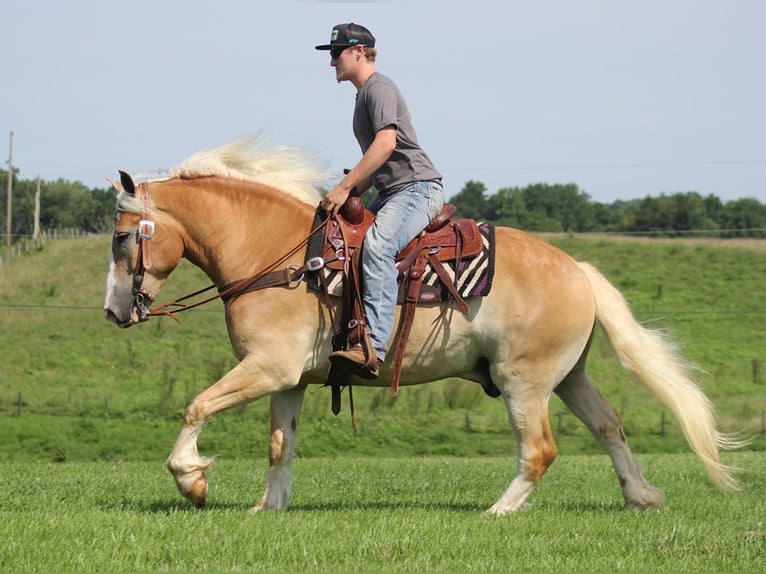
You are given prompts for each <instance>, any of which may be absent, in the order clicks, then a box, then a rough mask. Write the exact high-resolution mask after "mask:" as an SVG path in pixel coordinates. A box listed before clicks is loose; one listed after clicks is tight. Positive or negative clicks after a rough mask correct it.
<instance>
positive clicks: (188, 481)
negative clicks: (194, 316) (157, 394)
mask: <svg viewBox="0 0 766 574" xmlns="http://www.w3.org/2000/svg"><path fill="white" fill-rule="evenodd" d="M261 362H262V361H259V360H257V359H256V358H255V357H253V356H248V357H246V358H245V359H244V360H243V361H242V362H240V363H239V364H238V365H237V366H236V367H234V368H233V369H232V370H231V371H229V372H228V373H226V375H224V376H223V377H221V378H220V379H219V380H218V381H217V382H216V383H215V384H213V385H211V386H210V387H208V388H207V389H205V390H204V391H203V392H202V393H200V394H199V395H198V396H197V397H196V398H195V399H194V400H193V401H192V403H191V404H190V405H189V406H188V407H187V408H186V412H185V413H184V418H183V427H182V428H181V432H180V433H179V435H178V438H177V439H176V444H175V446H174V447H173V450H172V452H171V453H170V456H168V460H167V466H168V470H170V473H171V474H172V475H173V478H174V479H175V482H176V485H177V486H178V490H179V491H180V493H181V494H182V495H183V496H185V497H186V498H188V499H189V500H190V501H191V502H192V503H193V504H194V505H195V506H197V507H198V508H201V507H202V506H204V505H205V498H206V496H207V478H206V477H205V471H206V470H207V469H208V468H210V466H211V465H212V464H213V462H214V461H215V458H214V457H202V456H200V455H199V453H198V452H197V437H198V436H199V433H200V432H201V430H202V427H203V426H204V425H205V423H206V422H207V421H208V420H210V418H211V417H212V416H213V415H214V414H216V413H218V412H220V411H223V410H226V409H229V408H232V407H235V406H238V405H242V404H246V403H249V402H252V401H254V400H256V399H259V398H261V397H263V396H265V395H268V394H272V393H276V392H280V391H284V390H286V389H289V388H290V387H294V386H295V384H297V379H298V376H299V374H298V373H287V372H281V371H280V370H279V369H275V372H271V373H267V372H265V371H264V369H263V368H262V367H261ZM293 375H294V376H293ZM291 379H292V380H294V381H296V383H292V384H290V383H289V382H287V383H286V382H285V381H290V380H291Z"/></svg>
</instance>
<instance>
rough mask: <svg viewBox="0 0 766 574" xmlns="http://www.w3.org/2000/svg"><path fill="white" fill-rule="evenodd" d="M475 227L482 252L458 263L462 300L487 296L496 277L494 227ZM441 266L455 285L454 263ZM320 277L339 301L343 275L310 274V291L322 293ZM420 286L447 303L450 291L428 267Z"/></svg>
mask: <svg viewBox="0 0 766 574" xmlns="http://www.w3.org/2000/svg"><path fill="white" fill-rule="evenodd" d="M478 227H479V232H480V233H481V239H482V244H483V248H482V251H481V253H480V254H478V255H476V256H475V257H471V258H465V259H461V260H460V266H459V268H458V274H457V276H458V284H457V292H458V293H459V294H460V296H461V297H462V298H464V299H465V298H468V297H485V296H487V295H488V294H489V292H490V289H491V288H492V279H493V276H494V273H495V227H494V225H492V224H491V223H489V222H486V221H485V222H481V223H479V224H478ZM311 256H312V254H311V253H309V254H308V257H311ZM442 263H443V265H444V268H445V270H446V271H447V274H448V275H449V276H450V278H451V279H452V280H453V281H454V279H455V261H443V262H442ZM320 273H322V274H324V280H325V282H326V284H327V290H328V292H329V294H330V295H332V296H336V297H340V296H341V295H342V294H343V272H342V271H340V270H334V269H328V268H326V267H325V268H322V269H321V270H320V271H318V272H315V273H309V274H308V279H307V283H308V286H309V288H310V289H313V290H315V291H320V292H321V291H322V278H321V277H320V276H319V274H320ZM423 285H424V286H429V287H430V288H431V289H433V290H436V291H437V292H438V293H439V294H440V295H441V297H440V300H441V301H447V300H449V296H450V294H449V290H448V289H447V287H446V286H445V285H444V284H443V283H442V282H441V280H440V279H439V276H438V275H437V274H436V272H435V271H434V270H433V269H432V268H431V265H430V264H428V265H427V266H426V272H425V277H424V278H423Z"/></svg>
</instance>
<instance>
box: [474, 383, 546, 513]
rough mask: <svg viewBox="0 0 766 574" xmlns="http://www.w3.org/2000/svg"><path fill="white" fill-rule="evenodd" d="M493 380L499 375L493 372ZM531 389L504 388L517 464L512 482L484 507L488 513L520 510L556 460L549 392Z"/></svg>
mask: <svg viewBox="0 0 766 574" xmlns="http://www.w3.org/2000/svg"><path fill="white" fill-rule="evenodd" d="M493 380H500V378H499V377H498V376H497V374H493ZM534 388H535V387H534V386H527V392H520V393H514V394H513V395H509V394H508V392H507V391H503V399H504V400H505V404H506V407H507V408H508V415H509V417H510V419H511V425H512V426H513V431H514V433H515V435H516V442H517V444H518V455H517V467H516V476H514V478H513V480H512V481H511V484H510V485H509V486H508V488H507V489H506V490H505V492H504V493H503V495H502V496H501V497H500V498H499V499H498V500H497V502H495V504H493V505H492V506H491V507H490V508H489V510H487V512H488V513H490V514H498V515H501V514H507V513H509V512H514V511H516V510H519V509H520V508H521V507H522V506H523V505H524V503H525V502H526V500H527V499H528V498H529V495H530V494H532V490H534V487H535V485H536V484H537V483H538V482H539V480H540V479H541V478H542V476H543V474H545V471H546V470H547V469H548V467H549V466H550V465H551V464H552V463H553V461H554V460H555V459H556V443H555V442H554V440H553V432H552V431H551V426H550V422H549V420H548V398H549V395H548V396H545V397H542V396H539V395H538V393H536V392H534V391H533V389H534ZM537 388H543V387H537Z"/></svg>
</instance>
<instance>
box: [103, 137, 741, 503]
mask: <svg viewBox="0 0 766 574" xmlns="http://www.w3.org/2000/svg"><path fill="white" fill-rule="evenodd" d="M326 177H327V176H326V174H325V173H324V172H323V170H322V169H321V168H320V167H319V162H318V161H317V160H316V158H315V157H314V156H312V154H311V153H309V152H308V151H307V150H303V149H299V148H292V147H284V146H283V147H280V146H272V147H270V146H267V145H266V144H265V143H264V141H263V140H262V139H260V138H258V137H256V138H244V139H241V140H237V141H235V142H232V143H229V144H226V145H223V146H220V147H217V148H213V149H208V150H202V151H200V152H197V153H195V154H193V155H192V156H191V157H189V158H188V159H187V160H185V161H183V162H182V163H180V165H179V166H178V167H176V168H174V169H173V170H172V171H170V172H169V174H168V175H167V177H164V178H162V179H158V178H156V179H152V180H146V181H142V182H140V183H138V184H136V182H135V181H134V179H133V178H132V176H131V175H129V174H128V173H127V172H124V171H121V172H120V181H119V182H116V181H112V183H113V184H114V186H115V188H116V191H117V211H116V214H115V220H114V233H113V236H112V242H111V257H110V262H109V271H108V274H107V281H106V289H105V303H104V315H105V318H106V319H108V320H109V321H112V322H113V323H115V324H116V325H118V326H119V327H122V328H127V327H130V326H132V325H135V324H137V323H141V322H143V321H145V320H147V319H148V318H149V317H151V316H153V315H154V314H155V313H154V311H156V310H157V308H155V309H153V310H152V309H150V307H151V305H152V302H153V301H154V300H155V298H156V296H157V294H158V292H159V291H160V289H161V288H162V286H163V285H164V284H165V282H166V281H167V279H168V277H169V276H170V274H171V272H172V271H173V270H174V268H175V267H176V266H177V265H178V263H179V261H180V260H181V259H182V258H186V259H187V260H188V261H190V262H191V263H192V264H194V265H196V266H198V267H199V268H201V269H202V270H203V271H204V272H205V273H206V274H207V276H208V277H209V278H210V280H211V281H212V282H213V284H214V285H215V286H216V287H217V288H218V289H219V290H224V289H225V288H226V286H229V285H232V284H233V283H234V284H236V283H237V282H241V281H242V280H243V279H246V278H248V277H252V276H253V272H254V270H256V271H257V273H256V275H258V274H261V275H262V274H264V273H267V272H273V270H274V269H275V262H278V263H277V265H282V264H284V263H285V255H286V254H288V255H287V259H288V260H289V259H290V257H293V258H294V259H293V260H292V261H290V262H288V263H286V264H285V267H286V268H287V269H288V270H289V269H291V268H296V267H298V266H299V265H300V264H301V263H302V262H303V261H304V258H305V255H306V247H305V243H306V241H305V239H306V237H307V235H308V234H309V232H310V229H311V227H312V224H313V221H314V216H315V211H316V206H317V204H318V202H319V199H320V193H319V191H318V189H319V188H318V185H319V182H321V181H323V180H326ZM335 299H337V298H331V299H330V302H329V303H327V301H324V300H323V299H322V297H321V295H320V294H319V293H317V292H315V291H312V290H310V289H308V288H307V287H306V284H305V281H303V280H302V277H298V278H297V279H296V280H295V281H291V282H290V283H289V284H288V285H282V286H275V287H271V288H267V289H261V290H256V291H252V292H243V293H241V294H239V295H238V296H236V297H232V298H230V299H228V300H226V302H225V317H226V326H227V330H228V335H229V338H230V340H231V346H232V350H233V352H234V355H235V356H236V358H237V359H238V361H239V363H238V364H237V365H236V366H235V367H234V368H232V369H231V370H230V371H229V372H227V373H226V374H225V375H223V376H222V377H221V378H220V379H219V380H217V381H215V382H214V383H213V384H211V385H210V386H209V387H207V388H206V389H205V390H204V391H202V392H201V393H200V394H199V395H198V396H196V397H195V398H194V399H193V400H192V401H191V402H190V403H189V405H188V406H187V408H186V410H185V412H184V415H183V423H182V426H181V430H180V432H179V435H178V437H177V439H176V442H175V445H174V446H173V448H172V451H171V452H170V454H169V456H168V459H167V467H168V469H169V471H170V473H171V474H172V476H173V478H174V480H175V483H176V486H177V488H178V490H179V492H180V493H181V494H182V495H183V496H184V497H186V498H187V499H188V500H189V501H190V502H191V503H192V504H194V505H195V506H197V507H203V506H204V505H205V502H206V498H207V494H208V481H207V478H206V471H207V470H208V469H209V468H210V466H211V465H212V464H213V462H214V457H206V456H201V455H200V454H199V452H198V448H197V438H198V436H199V434H200V432H201V431H202V428H203V425H204V424H205V423H206V422H207V421H208V420H210V418H211V417H213V416H214V415H215V414H216V413H218V412H220V411H223V410H225V409H230V408H232V407H236V406H239V405H243V404H246V403H249V402H251V401H255V400H257V399H260V398H262V397H265V396H269V397H270V417H271V425H270V436H269V441H268V445H269V446H268V457H269V469H268V473H267V480H266V485H265V489H264V492H263V495H262V497H261V498H260V500H259V501H258V502H257V503H256V504H255V506H253V507H252V508H251V511H252V512H257V511H260V510H264V509H286V508H288V506H289V502H290V497H291V494H292V485H291V480H292V479H291V460H292V458H293V456H294V453H295V451H296V441H297V430H298V423H299V420H300V412H301V406H302V403H303V398H304V393H305V390H306V388H307V386H308V385H317V384H318V385H324V384H325V383H326V380H327V373H328V368H329V360H328V355H329V353H330V352H331V351H332V337H333V333H334V326H333V306H337V305H338V303H337V302H334V301H335ZM467 302H468V307H469V308H468V313H467V314H465V315H463V314H462V313H454V314H453V313H447V312H445V305H446V303H430V304H424V305H419V306H418V308H417V313H416V314H415V318H414V324H413V325H412V328H411V331H410V334H409V342H408V345H407V349H406V352H405V355H404V357H403V360H402V365H401V366H402V373H401V385H402V386H407V385H418V384H423V383H428V382H434V381H442V380H444V379H447V378H450V377H458V378H461V379H466V380H469V381H473V382H476V383H479V384H481V385H482V386H483V387H484V388H485V390H493V391H494V394H496V395H499V396H502V399H503V401H504V402H505V405H506V407H507V410H508V414H509V418H510V423H511V426H512V427H513V431H514V434H515V437H516V442H517V458H516V471H515V475H514V476H513V478H512V480H511V482H510V484H509V485H508V487H507V488H506V490H505V491H504V492H503V493H502V494H501V496H500V497H499V499H498V500H497V501H496V502H495V503H494V504H493V505H492V506H491V507H490V508H489V509H488V510H487V512H488V513H490V514H495V515H504V514H507V513H511V512H514V511H517V510H519V509H520V508H522V506H523V505H524V504H525V502H526V501H527V499H528V498H529V496H530V494H531V493H532V491H533V489H534V487H535V485H536V484H537V483H538V482H539V481H540V479H541V478H542V476H543V475H544V473H545V472H546V470H547V469H548V467H549V466H550V465H551V464H552V463H553V461H554V460H555V459H556V456H557V446H556V444H555V441H554V438H553V432H552V430H551V426H550V422H549V413H548V403H549V400H550V398H551V395H552V393H555V394H556V395H558V397H560V398H561V400H562V401H563V402H564V404H565V405H566V406H567V407H568V408H569V409H570V410H571V411H572V412H573V413H574V414H575V415H576V416H577V417H578V418H579V419H580V420H581V421H582V422H583V423H584V425H585V426H586V427H587V428H588V429H589V431H590V432H591V433H592V435H593V436H594V437H595V439H596V440H597V441H598V442H599V443H600V444H601V445H602V446H603V447H604V448H605V450H606V451H607V453H608V455H609V456H610V457H611V461H612V464H613V466H614V469H615V472H616V474H617V478H618V480H619V485H620V488H621V491H622V495H623V498H624V502H625V505H624V507H625V508H626V509H638V510H645V509H651V508H660V507H662V506H663V504H664V501H665V499H664V495H663V494H662V492H661V491H660V490H659V489H657V488H655V487H654V486H652V485H650V484H649V483H648V482H647V480H646V479H645V478H644V477H643V475H642V473H641V471H640V470H639V465H638V463H637V461H636V459H635V457H634V456H633V453H632V451H631V449H630V447H629V445H628V441H627V439H626V435H625V432H624V431H623V428H622V426H621V420H620V417H619V415H618V414H617V412H616V411H615V409H614V408H613V407H612V406H611V405H610V404H609V403H608V401H607V400H606V398H605V397H604V396H602V395H601V394H600V393H599V392H598V390H597V389H596V387H595V385H594V384H593V382H592V381H591V380H590V378H589V377H588V375H587V372H586V360H587V357H588V351H589V348H590V345H591V341H592V339H593V336H594V331H595V329H596V327H597V325H600V328H601V329H602V330H603V332H604V334H605V337H606V339H607V341H608V344H609V345H610V347H611V348H612V350H613V352H614V355H615V356H616V358H617V359H618V361H619V363H620V364H621V365H622V367H623V368H625V369H626V370H627V371H629V372H630V373H632V374H633V375H634V377H635V378H636V379H637V380H638V381H640V383H642V384H643V385H644V386H645V387H646V388H647V389H648V390H649V391H651V392H652V393H653V394H654V395H655V396H656V397H657V398H658V399H659V401H661V402H662V403H663V404H664V405H665V406H666V407H667V408H668V409H670V410H671V411H672V412H673V413H674V415H675V417H676V418H677V419H678V421H679V423H680V426H681V428H682V429H683V432H684V434H685V437H686V440H687V443H688V444H689V446H690V448H691V449H692V450H693V451H694V452H695V453H696V455H697V456H698V457H699V459H700V460H701V462H702V463H703V465H704V467H705V469H706V470H707V473H708V475H709V477H710V479H711V480H712V482H713V483H714V484H715V485H716V486H717V487H719V488H720V489H721V490H736V489H738V488H739V487H740V486H739V483H738V480H737V479H736V477H735V474H736V470H737V469H734V468H732V467H730V466H727V465H725V464H724V463H722V461H721V458H720V451H722V450H733V449H736V448H740V447H741V446H742V442H741V441H739V439H738V438H737V436H736V435H735V434H733V433H722V432H720V431H719V430H718V429H717V424H718V423H717V421H716V418H715V414H714V410H713V407H712V405H711V402H710V401H709V399H708V398H707V397H706V396H705V394H704V393H703V391H702V390H701V388H700V386H699V384H698V383H697V382H696V381H695V380H694V379H693V377H692V374H691V373H692V370H693V369H692V365H691V364H690V363H689V362H688V361H687V360H686V359H685V358H684V357H683V356H682V355H681V354H680V352H679V351H678V349H677V347H676V345H675V344H674V343H673V342H672V341H671V340H670V338H669V337H668V336H667V335H666V334H664V333H661V332H658V331H655V330H651V329H648V328H646V327H644V326H642V325H640V324H639V323H638V322H637V321H636V319H635V318H634V316H633V314H632V311H631V309H630V307H629V305H628V303H627V302H626V300H625V298H624V297H623V295H622V294H621V293H620V292H619V291H618V290H617V288H615V287H614V286H613V285H612V284H611V283H610V282H609V281H608V280H607V279H606V278H605V276H604V275H603V274H602V273H601V272H599V271H598V270H597V269H596V267H594V266H593V265H591V264H589V263H587V262H577V261H575V260H574V259H573V258H572V257H570V256H569V255H568V254H566V253H564V252H563V251H562V250H560V249H558V248H556V247H554V246H552V245H551V244H549V243H547V242H546V241H544V240H542V239H540V238H538V237H536V236H534V235H532V234H529V233H526V232H524V231H521V230H518V229H514V228H510V227H501V226H497V227H496V229H495V271H494V280H493V285H492V289H491V291H490V292H489V294H487V295H486V296H485V297H472V298H469V299H468V300H467ZM336 310H337V309H336ZM157 314H160V315H161V314H162V312H158V313H157ZM396 337H397V334H396V333H394V335H392V347H393V346H394V345H395V342H396V341H395V339H396ZM391 377H392V371H391V365H390V361H388V360H387V361H385V363H384V364H382V365H380V377H379V378H378V379H376V380H367V379H363V378H360V377H357V376H353V377H352V378H351V379H350V382H351V383H352V384H353V385H367V386H371V385H372V386H387V385H389V384H390V382H391ZM488 394H489V393H488Z"/></svg>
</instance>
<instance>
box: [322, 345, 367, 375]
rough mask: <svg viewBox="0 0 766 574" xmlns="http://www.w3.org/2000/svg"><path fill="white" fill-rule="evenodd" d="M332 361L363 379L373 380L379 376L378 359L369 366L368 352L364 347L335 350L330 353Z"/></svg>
mask: <svg viewBox="0 0 766 574" xmlns="http://www.w3.org/2000/svg"><path fill="white" fill-rule="evenodd" d="M330 362H331V363H332V364H333V365H335V366H337V367H339V368H341V369H344V370H346V371H352V372H353V373H354V374H356V375H359V376H360V377H362V378H363V379H367V380H372V379H377V378H378V361H377V360H376V361H375V362H374V363H373V364H372V366H371V367H369V368H367V367H365V365H366V364H367V354H366V353H365V352H364V349H363V348H362V347H359V346H356V347H352V348H350V349H348V350H347V351H333V352H332V353H330Z"/></svg>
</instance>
